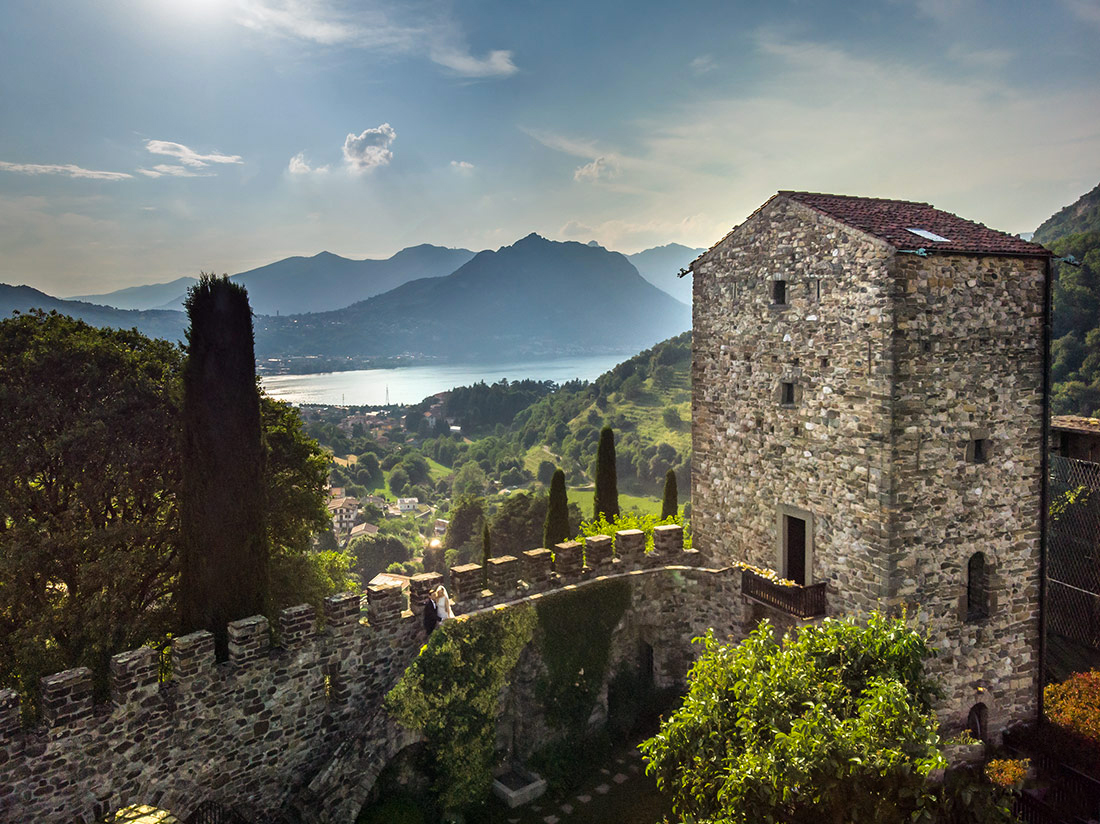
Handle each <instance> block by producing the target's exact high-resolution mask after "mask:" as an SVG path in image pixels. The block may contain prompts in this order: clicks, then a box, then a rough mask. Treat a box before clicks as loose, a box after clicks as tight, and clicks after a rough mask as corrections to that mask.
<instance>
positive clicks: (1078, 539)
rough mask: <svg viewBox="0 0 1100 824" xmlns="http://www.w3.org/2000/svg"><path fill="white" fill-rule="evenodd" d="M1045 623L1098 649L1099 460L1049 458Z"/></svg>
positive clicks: (1099, 645)
mask: <svg viewBox="0 0 1100 824" xmlns="http://www.w3.org/2000/svg"><path fill="white" fill-rule="evenodd" d="M1047 627H1048V629H1049V630H1050V631H1051V632H1054V633H1057V634H1059V635H1062V636H1065V637H1066V638H1069V639H1071V640H1074V641H1077V642H1079V643H1082V644H1087V645H1088V646H1090V647H1093V648H1094V649H1098V650H1100V464H1095V463H1090V462H1089V461H1078V460H1075V459H1073V458H1062V457H1058V456H1051V458H1050V534H1049V541H1048V545H1047Z"/></svg>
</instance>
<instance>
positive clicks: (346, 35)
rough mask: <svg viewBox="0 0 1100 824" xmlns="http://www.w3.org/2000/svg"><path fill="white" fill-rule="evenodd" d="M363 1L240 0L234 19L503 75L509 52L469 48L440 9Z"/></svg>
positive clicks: (321, 42) (329, 43)
mask: <svg viewBox="0 0 1100 824" xmlns="http://www.w3.org/2000/svg"><path fill="white" fill-rule="evenodd" d="M438 9H439V10H435V11H433V10H431V9H430V8H427V7H425V6H424V5H421V4H409V3H397V2H390V3H387V2H381V0H368V2H364V3H360V4H358V5H357V6H356V8H355V9H354V10H347V9H346V8H343V7H340V6H338V5H337V4H335V3H333V2H331V0H242V2H240V4H239V12H238V16H237V22H238V23H239V24H240V25H242V26H245V27H247V28H250V29H252V30H254V31H257V32H260V33H263V34H270V35H275V36H280V37H286V38H290V39H293V40H300V41H303V42H306V43H312V44H314V45H317V46H325V47H330V48H332V47H345V48H356V49H364V50H370V51H379V52H382V53H386V54H411V55H420V56H423V57H426V58H427V59H429V60H431V61H432V62H433V63H436V64H437V65H440V66H443V67H444V68H446V69H448V70H450V72H452V73H453V74H456V75H459V76H461V77H471V78H485V77H508V76H509V75H512V74H515V73H516V71H518V69H517V67H516V65H515V63H514V62H513V60H512V52H511V51H508V50H506V49H493V50H491V51H489V52H488V54H487V55H486V56H485V57H477V56H475V55H474V54H472V53H471V52H470V49H469V47H468V45H467V44H466V41H465V37H464V36H463V34H462V31H461V28H460V27H459V25H458V24H457V23H456V22H455V21H454V20H453V19H452V18H451V17H450V16H449V14H448V13H447V12H446V11H445V10H443V7H442V6H440V7H438Z"/></svg>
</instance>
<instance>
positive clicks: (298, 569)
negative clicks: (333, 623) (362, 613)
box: [271, 550, 370, 610]
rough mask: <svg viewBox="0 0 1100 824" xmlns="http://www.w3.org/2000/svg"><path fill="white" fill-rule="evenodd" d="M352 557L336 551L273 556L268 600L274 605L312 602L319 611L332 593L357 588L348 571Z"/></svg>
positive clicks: (356, 589) (347, 553)
mask: <svg viewBox="0 0 1100 824" xmlns="http://www.w3.org/2000/svg"><path fill="white" fill-rule="evenodd" d="M354 560H355V559H354V557H353V556H352V554H351V553H349V552H342V551H339V550H337V551H320V552H304V553H286V554H282V553H279V554H276V555H273V556H272V559H271V599H272V601H273V602H274V603H276V604H312V605H313V606H314V607H315V608H316V609H318V610H320V609H321V608H322V607H323V604H324V600H325V598H326V597H327V596H329V595H332V593H334V592H356V591H358V590H359V589H360V587H359V584H358V582H357V581H356V580H355V579H354V578H353V577H352V574H351V571H352V564H353V563H354ZM367 580H370V579H367Z"/></svg>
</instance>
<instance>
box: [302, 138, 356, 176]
mask: <svg viewBox="0 0 1100 824" xmlns="http://www.w3.org/2000/svg"><path fill="white" fill-rule="evenodd" d="M348 137H351V135H348ZM287 171H288V172H290V173H291V174H292V175H308V174H324V173H325V172H327V171H328V166H310V165H309V163H308V162H307V161H306V153H305V152H298V154H296V155H294V157H292V158H290V163H289V164H288V165H287Z"/></svg>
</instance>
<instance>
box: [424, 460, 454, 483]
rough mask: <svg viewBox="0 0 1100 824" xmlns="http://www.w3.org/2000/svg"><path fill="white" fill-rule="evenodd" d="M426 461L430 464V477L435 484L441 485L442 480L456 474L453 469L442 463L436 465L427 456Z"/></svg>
mask: <svg viewBox="0 0 1100 824" xmlns="http://www.w3.org/2000/svg"><path fill="white" fill-rule="evenodd" d="M424 460H426V461H427V462H428V477H430V478H431V479H432V483H433V484H437V483H439V482H440V480H442V479H443V478H446V477H447V476H448V475H451V474H453V473H454V470H453V469H451V468H450V467H447V466H444V465H443V464H441V463H436V462H435V461H433V460H432V459H431V458H429V457H428V456H427V455H425V456H424Z"/></svg>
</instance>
